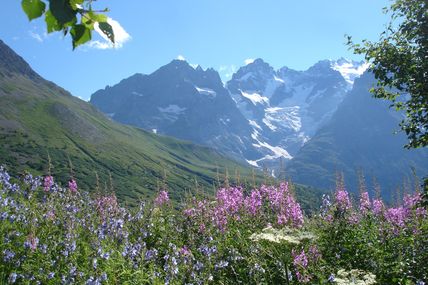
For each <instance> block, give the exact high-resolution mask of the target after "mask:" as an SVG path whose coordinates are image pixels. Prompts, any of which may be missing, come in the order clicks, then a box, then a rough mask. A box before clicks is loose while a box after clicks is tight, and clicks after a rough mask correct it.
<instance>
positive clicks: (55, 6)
mask: <svg viewBox="0 0 428 285" xmlns="http://www.w3.org/2000/svg"><path fill="white" fill-rule="evenodd" d="M49 9H50V11H51V13H52V15H53V16H54V17H55V19H56V20H57V21H58V23H59V24H60V25H61V26H64V25H65V24H68V23H70V22H73V21H76V14H77V11H75V10H73V8H72V7H71V6H70V2H69V1H68V0H51V1H49Z"/></svg>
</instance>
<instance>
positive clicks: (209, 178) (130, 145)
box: [0, 75, 251, 199]
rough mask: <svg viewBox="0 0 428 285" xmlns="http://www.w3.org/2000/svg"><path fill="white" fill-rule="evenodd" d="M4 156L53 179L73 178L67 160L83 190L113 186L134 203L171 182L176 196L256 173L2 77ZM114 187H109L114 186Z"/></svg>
mask: <svg viewBox="0 0 428 285" xmlns="http://www.w3.org/2000/svg"><path fill="white" fill-rule="evenodd" d="M0 141H1V148H0V157H1V163H3V164H6V165H8V166H9V167H12V169H11V170H12V171H13V172H15V173H16V172H22V171H23V170H25V169H32V170H36V171H38V173H40V174H45V173H47V171H48V165H49V163H48V154H49V156H50V158H51V160H52V162H51V164H52V166H53V167H52V172H53V174H55V175H57V176H59V177H61V178H62V180H63V182H64V181H66V180H67V179H69V173H70V167H69V162H68V161H69V160H70V161H71V163H72V165H73V170H74V172H75V175H76V178H77V179H78V181H79V182H80V186H81V187H82V188H87V187H89V185H96V175H95V171H96V172H97V173H98V175H99V177H100V180H101V181H109V173H111V176H112V180H113V186H114V188H115V189H116V190H117V193H118V195H119V196H120V197H122V198H126V199H128V198H129V199H134V198H136V197H137V196H139V195H143V196H147V195H149V194H150V191H153V190H155V189H157V185H158V182H159V181H162V180H163V177H164V176H166V180H167V185H168V187H169V188H170V189H171V190H173V191H172V192H173V193H174V194H173V195H176V196H179V195H181V194H183V193H182V192H183V191H184V190H185V189H189V188H190V187H191V186H193V185H195V182H194V181H195V179H197V181H198V182H199V183H200V184H201V185H202V186H206V187H209V188H212V187H211V185H212V183H213V182H214V181H215V179H216V176H217V166H218V167H219V168H220V169H219V172H220V173H225V171H224V168H225V167H227V168H228V169H229V171H231V173H232V171H234V170H235V169H238V170H239V172H240V173H241V174H242V175H243V176H246V177H251V170H250V169H248V168H244V167H243V166H241V165H239V164H238V163H235V162H233V161H231V160H228V159H226V158H224V157H222V156H221V155H219V154H218V153H217V152H215V151H214V150H211V149H208V148H205V147H200V146H195V145H193V144H191V143H186V142H181V141H177V140H174V139H171V138H167V137H161V136H157V135H154V134H151V133H148V132H145V131H143V130H140V129H136V128H132V127H127V126H123V125H120V124H117V123H115V122H112V121H110V120H109V119H108V118H106V117H105V116H104V115H103V114H101V113H100V112H98V111H96V110H95V108H93V107H92V106H91V105H89V104H88V103H86V102H84V101H81V100H79V99H77V98H75V97H73V96H71V95H70V94H68V93H67V92H66V91H64V90H62V89H60V88H58V87H56V86H54V85H53V84H46V82H44V81H43V80H37V81H33V80H31V79H29V78H28V77H26V76H23V75H13V76H10V77H9V76H4V75H3V76H1V78H0ZM109 184H110V183H109Z"/></svg>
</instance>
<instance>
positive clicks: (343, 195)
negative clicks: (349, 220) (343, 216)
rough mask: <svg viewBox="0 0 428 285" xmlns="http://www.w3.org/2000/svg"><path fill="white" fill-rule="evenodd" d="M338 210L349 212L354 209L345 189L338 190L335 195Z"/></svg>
mask: <svg viewBox="0 0 428 285" xmlns="http://www.w3.org/2000/svg"><path fill="white" fill-rule="evenodd" d="M335 199H336V204H337V208H338V209H339V210H340V211H343V212H344V211H347V210H349V209H351V208H352V204H351V200H350V199H349V194H348V191H346V190H345V189H342V188H340V189H338V190H337V191H336V195H335Z"/></svg>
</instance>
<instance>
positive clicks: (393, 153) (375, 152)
mask: <svg viewBox="0 0 428 285" xmlns="http://www.w3.org/2000/svg"><path fill="white" fill-rule="evenodd" d="M375 83H376V81H375V79H374V77H373V75H372V74H370V73H365V74H364V75H363V76H361V78H358V79H356V80H355V83H354V87H353V89H352V91H351V92H350V93H349V94H348V95H347V96H346V98H345V99H344V100H343V102H342V103H341V104H340V105H339V107H338V109H337V111H336V112H335V114H334V115H333V116H332V118H331V120H330V121H329V122H328V123H326V124H325V125H324V126H322V127H321V128H320V129H319V130H318V131H317V132H316V134H315V135H314V136H313V137H312V139H311V140H309V141H308V142H307V143H306V144H305V145H304V146H303V147H302V149H301V150H300V151H299V152H298V153H297V154H296V155H295V157H294V158H293V160H291V162H290V164H289V165H288V167H287V169H286V173H287V174H288V175H289V176H291V177H292V178H293V181H296V182H300V183H306V184H308V185H313V186H315V185H316V186H317V187H321V188H332V187H334V183H335V182H334V181H335V173H336V171H343V172H344V175H345V181H346V182H347V185H348V187H349V188H350V189H356V188H357V185H358V174H357V172H358V171H363V173H364V174H365V176H366V178H367V179H366V180H367V181H368V182H371V181H372V179H373V177H374V178H375V179H376V180H377V182H378V183H379V185H380V186H381V187H382V189H383V190H384V195H385V196H386V197H388V196H389V197H390V194H391V193H393V192H394V191H395V189H396V188H397V187H398V186H403V182H405V181H406V183H413V182H412V181H413V174H412V168H414V170H415V171H416V173H417V174H418V175H419V176H424V175H426V174H428V149H427V148H424V149H416V150H415V149H413V150H408V149H404V148H403V146H404V145H405V144H406V142H407V141H406V136H405V134H404V133H402V132H398V133H397V134H394V132H395V131H398V130H399V126H398V125H399V122H400V121H401V119H402V118H403V116H404V114H402V113H399V112H396V111H395V110H393V109H390V108H389V102H387V101H382V100H380V99H374V98H373V97H372V96H371V94H370V93H369V91H368V90H369V89H370V88H371V87H372V86H374V85H375ZM409 181H410V182H409Z"/></svg>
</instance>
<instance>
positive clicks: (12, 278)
mask: <svg viewBox="0 0 428 285" xmlns="http://www.w3.org/2000/svg"><path fill="white" fill-rule="evenodd" d="M16 278H18V274H16V273H15V272H12V273H11V274H10V275H9V283H12V284H13V283H15V282H16Z"/></svg>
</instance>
